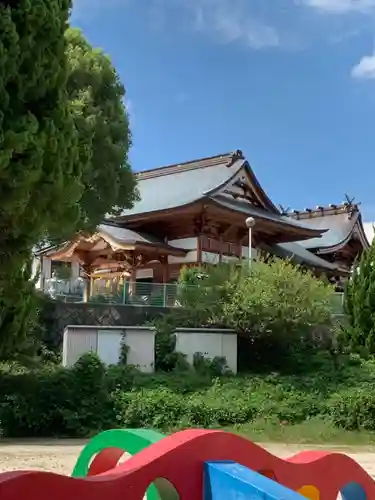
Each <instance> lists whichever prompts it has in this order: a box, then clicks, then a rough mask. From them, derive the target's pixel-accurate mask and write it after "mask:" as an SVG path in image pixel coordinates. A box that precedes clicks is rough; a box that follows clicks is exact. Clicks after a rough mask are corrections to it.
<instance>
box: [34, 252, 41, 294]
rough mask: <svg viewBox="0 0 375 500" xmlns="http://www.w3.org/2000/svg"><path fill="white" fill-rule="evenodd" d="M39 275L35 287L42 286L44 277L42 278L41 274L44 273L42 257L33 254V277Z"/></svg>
mask: <svg viewBox="0 0 375 500" xmlns="http://www.w3.org/2000/svg"><path fill="white" fill-rule="evenodd" d="M37 274H38V275H39V277H38V281H37V282H36V283H35V288H38V289H39V288H41V286H42V279H41V274H42V263H41V259H40V257H36V256H35V255H34V256H33V261H32V264H31V277H32V278H35V276H36V275H37Z"/></svg>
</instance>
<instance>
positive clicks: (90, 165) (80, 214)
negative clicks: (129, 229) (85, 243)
mask: <svg viewBox="0 0 375 500" xmlns="http://www.w3.org/2000/svg"><path fill="white" fill-rule="evenodd" d="M70 7H71V2H70V0H20V1H19V2H13V3H11V2H0V297H1V301H0V337H1V339H0V356H2V355H7V354H6V352H7V351H8V350H9V349H8V347H7V346H10V348H13V346H14V345H15V344H17V342H16V338H17V337H19V338H21V337H22V336H24V335H26V334H27V332H26V330H24V329H25V328H26V327H27V324H28V323H27V318H26V314H27V311H29V314H30V320H32V316H33V312H32V311H31V309H30V307H29V303H30V304H31V302H32V300H33V297H31V296H30V297H29V296H27V293H28V292H27V290H29V277H30V275H29V262H28V260H29V257H30V253H31V251H32V248H33V247H34V246H35V245H37V244H38V243H40V242H41V241H42V240H43V239H50V240H56V239H58V240H61V239H65V238H68V237H71V236H72V234H73V233H75V232H77V231H79V230H82V229H85V230H93V229H94V228H95V226H96V225H97V224H99V223H100V222H101V221H102V219H103V218H104V216H105V215H106V214H108V215H114V214H118V213H119V211H121V210H122V209H123V208H130V207H131V206H132V204H133V202H134V200H135V199H136V197H137V191H136V182H135V178H134V176H133V175H132V173H131V169H130V165H129V162H128V158H127V154H128V149H129V146H130V144H131V135H130V130H129V122H128V116H127V113H126V110H125V107H124V103H123V97H124V95H125V91H124V88H123V86H122V84H121V83H120V81H119V78H118V76H117V73H116V71H115V70H114V68H113V66H112V65H111V62H110V60H109V59H108V57H106V56H105V55H104V54H103V53H102V52H101V51H100V50H96V49H93V48H92V47H91V46H90V45H89V44H88V42H87V41H86V40H85V39H84V37H83V36H82V34H81V33H80V32H79V31H77V30H70V29H68V30H67V28H68V16H69V10H70ZM22 280H23V281H22ZM16 286H17V287H18V288H19V290H20V293H21V291H22V293H24V294H25V295H24V304H23V303H22V300H21V297H20V296H19V293H18V291H17V292H16V291H15V290H14V287H16ZM17 308H18V310H19V318H16V315H17V312H16V311H17ZM12 318H13V319H12ZM20 345H21V344H20ZM2 346H4V349H5V350H4V352H2Z"/></svg>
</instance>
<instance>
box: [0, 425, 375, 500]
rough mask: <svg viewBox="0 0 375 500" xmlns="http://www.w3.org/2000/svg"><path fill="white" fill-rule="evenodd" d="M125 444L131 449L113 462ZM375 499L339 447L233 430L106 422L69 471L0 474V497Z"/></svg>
mask: <svg viewBox="0 0 375 500" xmlns="http://www.w3.org/2000/svg"><path fill="white" fill-rule="evenodd" d="M125 452H127V453H129V454H130V455H131V457H130V458H129V459H128V460H127V461H125V462H122V463H121V462H120V459H121V457H122V456H123V455H124V453H125ZM339 494H341V496H342V498H343V500H375V482H374V480H373V479H372V478H371V477H370V476H369V475H368V474H367V472H366V471H365V470H364V469H363V468H362V467H361V466H360V465H359V464H357V463H356V462H355V461H354V460H353V459H351V458H349V457H348V456H346V455H344V454H340V453H330V452H329V453H327V452H323V451H307V452H302V453H299V454H297V455H295V456H293V457H290V458H288V459H285V460H284V459H280V458H277V457H275V456H274V455H272V454H271V453H269V452H268V451H266V450H265V449H263V448H262V447H260V446H258V445H256V444H255V443H252V442H251V441H248V440H247V439H245V438H242V437H240V436H237V435H234V434H231V433H228V432H224V431H216V430H203V429H191V430H186V431H181V432H177V433H175V434H172V435H169V436H164V435H163V434H160V433H158V432H156V431H153V430H147V429H137V430H133V429H127V430H110V431H105V432H102V433H101V434H98V435H97V436H96V437H94V438H93V439H92V440H91V441H90V442H89V443H88V444H87V445H86V446H85V448H84V449H83V450H82V452H81V454H80V456H79V458H78V460H77V463H76V465H75V467H74V470H73V473H72V476H71V477H69V476H61V475H58V474H54V473H50V472H41V471H17V472H6V473H3V474H0V500H26V499H27V500H50V499H51V498H52V499H53V500H142V499H143V498H144V497H146V498H147V500H178V499H180V500H303V499H306V498H308V499H310V500H336V499H337V498H338V495H339Z"/></svg>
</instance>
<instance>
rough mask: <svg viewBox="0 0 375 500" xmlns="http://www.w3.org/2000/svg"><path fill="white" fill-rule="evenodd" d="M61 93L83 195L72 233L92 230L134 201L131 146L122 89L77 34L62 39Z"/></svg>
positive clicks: (98, 53) (96, 51) (102, 59)
mask: <svg viewBox="0 0 375 500" xmlns="http://www.w3.org/2000/svg"><path fill="white" fill-rule="evenodd" d="M66 40H67V43H68V49H67V56H68V65H69V77H68V82H67V89H68V94H69V98H70V101H71V104H72V110H73V116H74V120H75V125H76V129H77V133H78V139H79V141H78V143H79V162H80V164H81V170H82V183H83V186H84V190H83V193H82V196H81V199H80V203H79V206H80V219H79V223H78V225H76V227H75V230H77V229H78V230H80V229H88V230H93V229H94V228H95V227H96V226H97V225H98V224H100V223H101V222H102V220H103V218H104V216H105V215H107V216H114V215H119V213H121V211H122V210H123V209H126V208H131V207H132V206H133V203H134V201H135V200H136V199H137V190H136V180H135V176H134V175H133V173H132V171H131V167H130V164H129V161H128V151H129V148H130V145H131V133H130V128H129V119H128V114H127V111H126V107H125V104H124V98H125V89H124V86H123V85H122V83H121V82H120V80H119V77H118V74H117V72H116V70H115V68H114V67H113V65H112V64H111V61H110V59H109V58H108V57H107V56H106V55H105V54H104V53H103V52H102V50H100V49H94V48H93V47H92V46H91V45H90V44H89V43H88V42H87V40H86V39H85V38H84V36H83V35H82V33H81V32H80V31H79V30H77V29H69V30H68V31H67V33H66Z"/></svg>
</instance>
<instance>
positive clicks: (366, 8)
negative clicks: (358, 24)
mask: <svg viewBox="0 0 375 500" xmlns="http://www.w3.org/2000/svg"><path fill="white" fill-rule="evenodd" d="M297 3H302V4H305V5H307V6H309V7H313V8H315V9H317V10H320V11H322V12H327V13H331V14H346V13H349V12H360V13H367V12H371V11H372V10H373V9H374V8H375V0H299V1H298V2H297Z"/></svg>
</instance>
